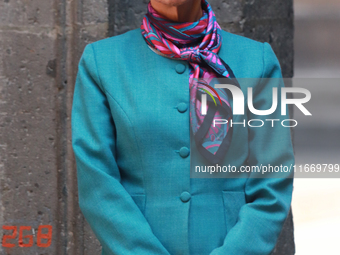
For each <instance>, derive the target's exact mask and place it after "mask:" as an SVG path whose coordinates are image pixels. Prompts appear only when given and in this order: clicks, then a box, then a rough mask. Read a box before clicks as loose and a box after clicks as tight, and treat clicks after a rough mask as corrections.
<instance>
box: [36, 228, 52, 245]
mask: <svg viewBox="0 0 340 255" xmlns="http://www.w3.org/2000/svg"><path fill="white" fill-rule="evenodd" d="M43 228H47V230H48V232H47V234H43V233H41V230H42V229H43ZM42 239H47V243H42V242H41V240H42ZM51 242H52V226H51V225H41V226H39V228H38V236H37V245H38V247H48V246H50V245H51Z"/></svg>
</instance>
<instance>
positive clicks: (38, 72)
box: [0, 0, 294, 255]
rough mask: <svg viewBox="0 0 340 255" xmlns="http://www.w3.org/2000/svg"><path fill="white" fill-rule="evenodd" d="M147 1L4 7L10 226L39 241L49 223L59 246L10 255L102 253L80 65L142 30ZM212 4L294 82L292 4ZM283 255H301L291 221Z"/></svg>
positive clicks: (226, 24)
mask: <svg viewBox="0 0 340 255" xmlns="http://www.w3.org/2000/svg"><path fill="white" fill-rule="evenodd" d="M147 2H148V1H146V0H143V1H141V0H138V1H137V0H121V1H118V0H107V1H106V0H73V1H71V0H69V1H67V0H59V1H56V0H55V1H53V0H43V1H42V0H31V1H26V0H17V1H14V0H4V1H1V2H0V59H1V61H0V225H1V226H3V225H11V226H18V227H19V226H32V228H33V229H34V233H33V236H34V239H35V240H36V233H37V229H38V226H39V225H52V226H53V239H52V244H51V246H50V247H48V248H41V247H37V246H36V245H33V246H32V247H18V240H17V239H16V240H13V243H16V247H14V248H4V247H1V246H0V254H13V255H16V254H28V255H29V254H41V255H42V254H44V255H45V254H46V255H47V254H56V255H59V254H60V255H61V254H63V255H66V254H71V255H73V254H77V255H78V254H79V255H94V254H100V244H99V243H98V241H97V239H96V238H95V236H94V235H93V233H92V231H91V228H90V227H89V225H88V224H87V223H86V221H85V220H84V217H83V216H82V214H81V212H80V210H79V207H78V200H77V199H78V198H77V183H76V169H75V161H74V156H73V152H72V147H71V130H70V127H71V126H70V116H71V107H72V95H73V89H74V83H75V76H76V73H77V65H78V61H79V58H80V56H81V53H82V51H83V49H84V47H85V45H86V44H87V43H90V42H93V41H96V40H99V39H102V38H105V37H108V36H113V35H117V34H121V33H123V32H126V31H128V30H130V29H133V28H137V27H139V26H140V22H141V19H142V17H143V15H144V13H145V11H146V5H147ZM210 3H211V5H212V7H213V10H214V11H215V13H216V16H217V19H218V21H219V23H220V25H221V26H222V28H223V29H225V30H227V31H230V32H233V33H237V34H241V35H245V36H247V37H250V38H253V39H256V40H259V41H267V42H269V43H270V44H271V45H272V46H273V48H274V50H275V52H276V54H277V56H278V57H279V59H280V62H281V65H282V69H283V73H284V76H285V77H291V76H292V74H293V10H292V0H287V1H282V0H238V1H236V0H222V1H221V0H210ZM3 232H5V231H3V230H2V229H0V236H1V237H2V235H3ZM6 233H8V232H6ZM28 234H29V233H28ZM11 242H12V241H11ZM274 254H280V255H281V254H282V255H287V254H294V240H293V223H292V217H291V215H290V216H289V217H288V219H287V222H286V224H285V227H284V230H283V231H282V233H281V236H280V240H279V242H278V245H277V248H276V249H275V251H274Z"/></svg>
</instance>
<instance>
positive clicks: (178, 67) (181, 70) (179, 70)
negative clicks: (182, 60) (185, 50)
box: [175, 64, 185, 74]
mask: <svg viewBox="0 0 340 255" xmlns="http://www.w3.org/2000/svg"><path fill="white" fill-rule="evenodd" d="M175 70H176V72H177V73H179V74H182V73H184V71H185V65H183V64H177V65H176V66H175Z"/></svg>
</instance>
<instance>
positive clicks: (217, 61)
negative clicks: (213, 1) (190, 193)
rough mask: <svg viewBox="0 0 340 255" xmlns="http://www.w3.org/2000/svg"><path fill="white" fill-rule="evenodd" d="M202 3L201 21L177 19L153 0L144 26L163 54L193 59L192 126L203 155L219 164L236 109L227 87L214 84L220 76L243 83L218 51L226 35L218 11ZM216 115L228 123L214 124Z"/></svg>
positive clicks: (150, 42) (152, 44) (148, 39)
mask: <svg viewBox="0 0 340 255" xmlns="http://www.w3.org/2000/svg"><path fill="white" fill-rule="evenodd" d="M201 4H202V5H201V6H202V10H203V15H202V17H201V18H200V19H199V20H198V21H196V22H174V21H171V20H167V19H166V18H165V17H163V16H161V15H160V14H159V13H157V12H156V11H155V10H154V9H153V8H152V6H151V3H150V2H149V4H148V12H147V14H146V15H145V16H144V18H143V22H142V24H141V30H142V35H143V37H144V39H145V41H146V43H147V44H148V45H149V47H150V48H152V49H153V50H156V51H157V52H159V53H160V55H163V56H166V57H169V58H173V59H179V60H184V61H188V62H189V66H190V70H189V89H190V124H191V130H192V132H193V134H194V138H195V142H196V146H197V149H198V151H199V152H200V153H201V155H203V156H204V157H205V158H206V159H207V160H208V161H209V162H210V163H213V164H217V163H219V162H221V161H222V160H223V158H224V156H225V154H226V152H227V151H228V148H229V146H230V142H231V137H232V127H231V126H230V124H229V122H230V119H231V118H232V111H231V106H230V104H229V100H228V95H227V93H226V91H225V90H224V89H218V88H216V89H215V88H214V85H213V84H216V83H219V80H218V79H219V78H228V84H233V85H236V86H238V87H239V84H238V82H237V80H236V79H235V76H234V74H233V72H232V70H231V69H230V67H229V66H228V65H227V64H226V63H225V62H224V61H223V60H222V59H221V58H220V57H219V56H218V55H217V53H218V51H219V49H220V48H221V45H222V36H221V28H220V26H219V25H218V23H217V21H216V17H215V14H214V12H213V11H212V9H211V6H210V4H209V3H208V2H207V1H206V0H202V3H201ZM220 83H226V82H225V81H224V82H220ZM202 94H208V96H206V99H207V105H206V109H207V111H206V114H205V115H203V114H202V112H201V98H202ZM214 119H223V120H228V123H227V124H215V126H214V125H213V120H214Z"/></svg>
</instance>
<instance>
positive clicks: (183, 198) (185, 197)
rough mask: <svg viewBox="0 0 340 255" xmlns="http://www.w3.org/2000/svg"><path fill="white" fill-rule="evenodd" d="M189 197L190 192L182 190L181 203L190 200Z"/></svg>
mask: <svg viewBox="0 0 340 255" xmlns="http://www.w3.org/2000/svg"><path fill="white" fill-rule="evenodd" d="M190 198H191V195H190V193H189V192H186V191H184V192H183V193H182V194H181V196H180V199H181V200H182V202H183V203H186V202H188V201H189V200H190Z"/></svg>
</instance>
